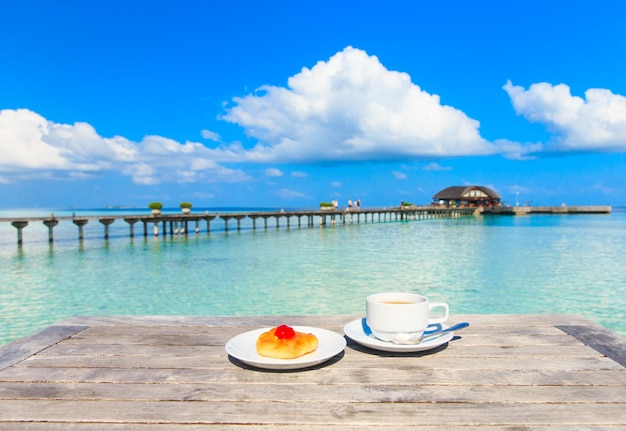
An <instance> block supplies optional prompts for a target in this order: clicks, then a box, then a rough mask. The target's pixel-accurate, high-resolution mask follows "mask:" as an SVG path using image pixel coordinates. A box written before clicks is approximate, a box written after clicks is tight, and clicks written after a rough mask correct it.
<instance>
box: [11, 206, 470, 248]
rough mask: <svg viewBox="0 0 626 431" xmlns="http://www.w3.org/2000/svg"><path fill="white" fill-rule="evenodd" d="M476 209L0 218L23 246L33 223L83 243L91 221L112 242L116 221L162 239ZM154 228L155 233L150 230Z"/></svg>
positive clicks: (50, 236)
mask: <svg viewBox="0 0 626 431" xmlns="http://www.w3.org/2000/svg"><path fill="white" fill-rule="evenodd" d="M476 211H477V208H446V207H436V206H414V207H396V208H371V209H358V210H355V209H353V210H349V211H348V210H335V209H332V208H331V209H330V210H321V209H317V210H300V211H284V210H280V211H254V212H228V213H217V212H215V213H209V212H208V211H207V212H205V213H188V214H158V215H155V214H139V215H106V216H102V215H100V216H75V215H73V216H55V215H54V214H50V216H49V217H23V218H19V217H13V218H0V222H9V223H11V225H12V226H13V227H14V228H16V229H17V243H18V244H19V245H21V244H23V230H24V229H25V228H26V227H27V226H28V224H29V223H32V222H42V223H43V224H44V225H45V226H46V227H47V228H48V241H49V242H50V243H52V242H53V241H54V228H55V227H56V226H57V225H58V224H59V223H60V222H71V223H73V224H75V225H76V226H77V227H78V239H79V240H83V239H84V230H83V227H84V226H85V225H87V223H89V221H92V220H97V221H98V222H99V223H101V224H102V225H103V226H104V239H109V226H110V225H111V224H113V223H114V222H115V221H117V220H123V221H124V222H126V223H128V225H129V235H130V237H131V238H132V237H134V236H135V227H134V226H135V224H137V223H138V222H141V224H142V227H143V231H142V234H143V236H148V235H149V232H150V231H151V234H152V235H154V236H159V235H168V234H169V235H187V234H188V233H189V232H190V226H191V229H192V230H193V231H194V232H195V233H196V234H197V233H200V230H201V229H200V226H201V224H206V232H207V233H210V232H211V222H213V221H214V220H216V219H220V220H221V221H223V222H224V230H225V231H228V230H229V229H230V228H231V227H232V224H233V223H234V224H236V229H237V230H240V229H241V228H242V220H244V219H250V220H251V222H252V229H253V230H255V229H257V228H260V226H261V224H262V226H263V228H264V229H267V228H268V224H269V220H270V219H274V223H275V227H276V228H280V227H281V221H284V223H283V224H282V226H286V227H287V228H290V227H291V226H292V224H294V223H295V225H296V226H297V227H298V228H300V227H302V226H307V227H313V226H316V225H319V226H322V227H323V226H332V225H337V224H346V223H367V222H368V221H369V222H372V223H374V222H385V221H406V220H414V219H429V218H454V217H467V216H472V215H474V214H475V213H476ZM150 225H152V226H151V227H152V229H150Z"/></svg>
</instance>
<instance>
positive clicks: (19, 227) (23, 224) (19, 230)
mask: <svg viewBox="0 0 626 431" xmlns="http://www.w3.org/2000/svg"><path fill="white" fill-rule="evenodd" d="M11 226H13V227H14V228H16V229H17V243H18V245H22V229H24V228H25V227H26V226H28V222H27V221H26V220H14V221H12V222H11Z"/></svg>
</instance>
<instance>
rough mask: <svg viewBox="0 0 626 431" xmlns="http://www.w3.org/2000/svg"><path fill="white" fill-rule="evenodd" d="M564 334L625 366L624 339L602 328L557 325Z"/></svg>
mask: <svg viewBox="0 0 626 431" xmlns="http://www.w3.org/2000/svg"><path fill="white" fill-rule="evenodd" d="M558 328H559V329H561V330H562V331H563V332H565V333H566V334H568V335H570V336H572V337H574V338H576V339H577V340H579V341H581V342H583V343H585V344H586V345H587V346H590V347H591V348H593V349H594V350H596V351H598V352H600V353H602V354H603V355H606V356H607V357H608V358H611V359H612V360H614V361H615V362H617V363H618V364H621V365H622V366H624V367H626V339H625V338H623V337H620V336H619V335H617V334H614V333H612V332H610V331H607V330H606V329H604V328H596V327H589V326H574V325H559V326H558Z"/></svg>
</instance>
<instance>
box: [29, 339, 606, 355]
mask: <svg viewBox="0 0 626 431" xmlns="http://www.w3.org/2000/svg"><path fill="white" fill-rule="evenodd" d="M349 343H350V342H349ZM455 343H456V341H453V342H452V343H451V344H450V348H447V349H443V350H440V351H438V352H437V356H439V357H459V358H497V357H506V358H510V357H516V358H524V357H535V358H561V357H563V358H564V357H598V356H599V355H600V353H598V352H596V351H595V350H593V349H592V348H591V347H588V346H583V345H581V344H579V343H574V344H572V345H565V346H563V345H560V346H559V347H558V349H555V348H554V346H552V345H549V344H548V345H533V346H528V345H521V346H512V345H494V346H485V345H473V344H469V342H468V341H467V339H466V338H464V339H463V341H462V342H461V343H460V344H458V345H457V344H455ZM353 348H355V346H354V344H353V343H350V345H349V347H348V350H349V349H353ZM223 354H224V346H223V345H210V346H169V347H168V348H167V349H165V348H163V346H155V345H145V344H140V345H133V346H132V349H129V348H128V346H126V345H123V344H106V345H104V344H89V345H88V346H87V347H86V346H85V345H84V344H82V343H78V344H76V343H71V342H70V341H69V340H68V342H64V343H62V344H55V345H53V346H50V347H49V348H47V349H46V350H43V351H41V352H40V353H39V354H38V356H45V355H59V356H61V355H82V356H85V357H90V356H105V355H106V356H115V355H126V356H165V357H167V356H202V357H204V358H209V357H218V356H222V355H223Z"/></svg>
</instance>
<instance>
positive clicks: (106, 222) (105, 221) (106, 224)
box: [98, 218, 115, 239]
mask: <svg viewBox="0 0 626 431" xmlns="http://www.w3.org/2000/svg"><path fill="white" fill-rule="evenodd" d="M98 221H99V222H100V223H102V224H103V225H104V239H109V225H110V224H111V223H113V222H114V221H115V219H114V218H101V219H98Z"/></svg>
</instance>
